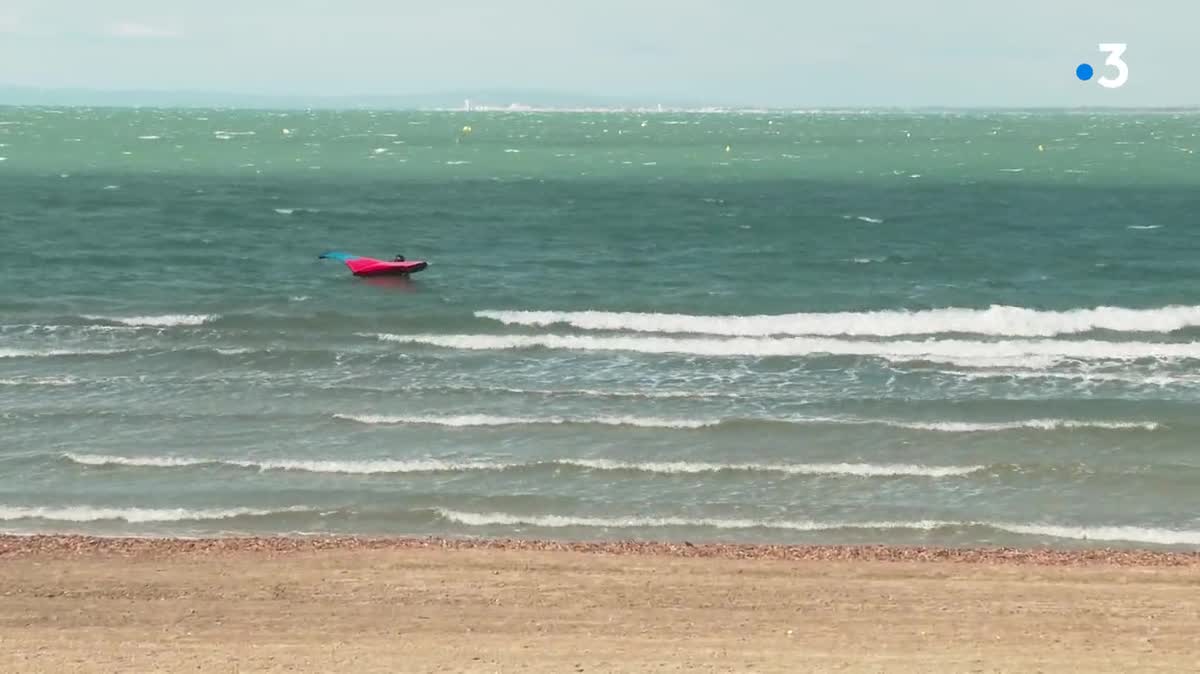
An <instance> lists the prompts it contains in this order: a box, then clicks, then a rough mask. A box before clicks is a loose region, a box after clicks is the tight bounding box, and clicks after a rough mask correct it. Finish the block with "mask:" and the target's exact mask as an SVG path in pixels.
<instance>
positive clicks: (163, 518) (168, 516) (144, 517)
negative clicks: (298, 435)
mask: <svg viewBox="0 0 1200 674" xmlns="http://www.w3.org/2000/svg"><path fill="white" fill-rule="evenodd" d="M291 512H316V511H315V510H313V509H311V508H306V507H302V506H293V507H289V508H279V509H275V510H265V509H259V508H216V509H199V510H191V509H188V508H105V507H96V506H59V507H48V506H36V507H29V506H4V505H0V521H12V520H34V519H36V520H56V521H60V522H100V521H105V520H123V521H125V522H130V523H143V522H187V521H199V520H224V519H232V518H234V517H261V516H266V515H276V514H281V513H291Z"/></svg>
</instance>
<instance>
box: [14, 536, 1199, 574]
mask: <svg viewBox="0 0 1200 674" xmlns="http://www.w3.org/2000/svg"><path fill="white" fill-rule="evenodd" d="M417 549H431V550H495V551H505V550H508V551H525V552H574V553H588V554H595V555H605V556H613V555H621V556H657V557H682V558H701V559H746V560H753V559H761V560H776V561H795V562H952V563H967V564H985V565H996V564H1004V565H1035V566H1093V565H1101V566H1154V567H1165V566H1200V551H1194V552H1183V551H1158V550H1148V549H1120V548H1096V549H1060V548H1044V547H1037V548H1035V547H1027V548H1014V547H997V548H981V547H972V548H954V547H935V546H907V545H821V544H814V545H793V544H788V545H772V544H751V543H745V544H743V543H729V544H727V543H696V544H693V543H688V542H679V543H675V542H666V541H630V540H613V541H599V540H597V541H556V540H545V539H518V538H482V537H481V538H447V537H438V536H431V537H400V536H397V537H386V536H381V537H369V536H349V535H347V536H341V535H337V536H332V535H331V536H325V535H320V536H315V535H279V536H227V537H203V538H200V537H197V538H184V537H170V536H162V537H152V536H94V535H77V534H3V535H0V559H5V558H14V557H30V556H51V557H54V556H62V555H68V556H78V555H85V554H101V555H104V554H119V555H123V556H159V555H175V554H197V555H213V554H226V553H241V552H248V553H263V554H269V555H278V554H289V553H303V552H315V551H323V550H345V551H352V550H417Z"/></svg>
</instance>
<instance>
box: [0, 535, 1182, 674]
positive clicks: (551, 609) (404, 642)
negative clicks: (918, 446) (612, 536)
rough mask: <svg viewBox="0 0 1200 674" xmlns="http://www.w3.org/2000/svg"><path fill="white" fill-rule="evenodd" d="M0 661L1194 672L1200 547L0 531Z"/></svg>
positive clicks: (177, 666) (369, 668)
mask: <svg viewBox="0 0 1200 674" xmlns="http://www.w3.org/2000/svg"><path fill="white" fill-rule="evenodd" d="M0 568H2V569H3V573H0V671H3V672H33V671H37V672H42V671H45V672H73V671H103V672H150V671H183V670H187V671H204V672H250V671H314V672H328V671H348V672H430V671H436V672H477V671H478V672H510V671H522V672H577V671H584V672H611V671H653V672H675V671H705V672H709V671H720V672H746V671H752V672H808V671H871V672H883V671H886V672H916V671H921V672H926V671H945V672H972V671H986V672H993V671H1080V672H1132V671H1164V672H1167V671H1170V672H1188V671H1200V554H1192V553H1188V554H1154V553H1111V552H1092V553H1080V554H1073V553H1053V552H1046V551H1013V550H1009V551H987V552H981V551H946V550H925V549H895V548H837V547H769V548H762V547H751V546H689V545H665V544H659V545H629V544H601V545H579V546H571V545H563V544H552V543H536V542H534V543H518V542H515V541H439V540H392V541H379V540H346V539H336V540H329V539H318V540H311V539H309V540H297V539H245V540H217V541H213V540H209V541H179V540H157V541H155V540H130V539H89V538H78V537H0Z"/></svg>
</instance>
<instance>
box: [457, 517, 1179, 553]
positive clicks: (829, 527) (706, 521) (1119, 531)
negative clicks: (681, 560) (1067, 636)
mask: <svg viewBox="0 0 1200 674" xmlns="http://www.w3.org/2000/svg"><path fill="white" fill-rule="evenodd" d="M437 513H438V515H439V516H441V517H442V518H443V519H446V520H449V521H450V522H454V523H456V524H462V525H466V526H474V527H483V526H532V527H541V528H566V527H581V528H606V529H642V528H665V527H675V528H705V529H782V530H790V531H838V530H880V529H891V530H895V529H908V530H913V531H935V530H938V529H965V528H975V527H983V528H989V529H993V530H996V531H1002V532H1006V533H1011V534H1019V535H1028V536H1045V537H1051V538H1069V539H1076V540H1095V541H1123V542H1130V543H1151V544H1159V545H1200V530H1187V529H1185V530H1179V529H1164V528H1157V527H1138V526H1107V525H1101V526H1064V525H1056V524H1041V523H1033V522H1030V523H1005V522H973V521H961V522H955V521H946V520H913V521H873V522H871V521H868V522H818V521H813V520H757V519H726V518H687V517H640V516H630V517H579V516H569V515H516V514H511V513H501V512H489V513H473V512H464V511H459V510H450V509H446V508H438V509H437Z"/></svg>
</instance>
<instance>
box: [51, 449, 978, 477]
mask: <svg viewBox="0 0 1200 674" xmlns="http://www.w3.org/2000/svg"><path fill="white" fill-rule="evenodd" d="M64 457H65V458H66V459H68V460H69V461H72V462H74V463H78V464H82V465H87V466H132V467H150V468H180V467H191V466H210V465H212V466H231V467H237V468H253V469H257V470H264V471H265V470H294V471H304V472H311V473H344V474H351V475H374V474H389V473H459V472H472V471H496V472H500V471H508V470H513V469H522V468H541V467H550V468H555V467H566V468H581V469H587V470H599V471H627V472H640V473H651V474H661V475H690V474H698V473H719V472H744V473H782V474H785V475H829V476H838V475H842V476H852V477H935V478H941V477H963V476H966V475H970V474H972V473H976V472H979V471H982V470H984V469H985V468H986V467H985V466H925V465H914V464H871V463H800V464H788V463H714V462H693V461H649V462H631V461H617V460H612V459H570V458H563V459H547V460H541V461H530V462H527V463H513V462H499V461H446V460H442V459H410V460H397V459H366V460H337V461H332V460H306V459H260V460H248V459H204V458H196V457H158V456H112V455H103V454H73V453H67V454H65V455H64Z"/></svg>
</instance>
